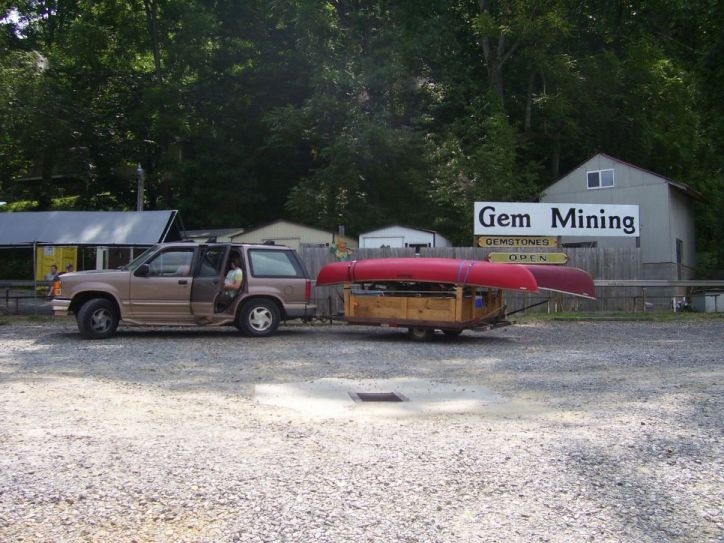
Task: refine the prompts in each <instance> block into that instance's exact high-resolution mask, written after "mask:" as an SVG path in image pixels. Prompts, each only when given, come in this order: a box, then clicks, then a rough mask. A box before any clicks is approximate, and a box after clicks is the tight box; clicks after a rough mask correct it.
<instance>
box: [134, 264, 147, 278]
mask: <svg viewBox="0 0 724 543" xmlns="http://www.w3.org/2000/svg"><path fill="white" fill-rule="evenodd" d="M150 271H151V268H150V267H149V265H148V264H141V265H140V266H138V268H136V271H135V272H133V275H135V276H136V277H148V274H149V272H150Z"/></svg>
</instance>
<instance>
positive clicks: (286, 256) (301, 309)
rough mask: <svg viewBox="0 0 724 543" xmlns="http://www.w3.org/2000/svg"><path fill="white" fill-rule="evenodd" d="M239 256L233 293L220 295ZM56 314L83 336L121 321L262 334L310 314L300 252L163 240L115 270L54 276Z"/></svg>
mask: <svg viewBox="0 0 724 543" xmlns="http://www.w3.org/2000/svg"><path fill="white" fill-rule="evenodd" d="M234 258H238V259H239V262H240V264H241V269H242V271H243V273H244V278H243V281H242V284H241V288H240V289H239V291H238V292H237V293H236V294H234V293H232V294H231V295H228V294H225V293H224V278H225V274H226V272H227V270H228V269H229V265H230V262H231V261H232V259H234ZM59 283H60V284H59V285H56V287H55V298H54V299H53V302H52V307H53V312H54V313H55V315H59V316H60V315H63V316H65V315H71V314H72V315H75V318H76V321H77V322H78V329H79V330H80V333H81V335H82V336H83V337H86V338H88V339H102V338H107V337H110V336H112V335H113V334H114V333H115V332H116V329H117V328H118V323H119V322H120V321H125V322H128V323H132V324H139V325H154V326H155V325H171V326H179V325H215V326H220V325H234V326H236V327H237V328H238V329H239V330H241V332H242V333H243V334H244V335H248V336H268V335H271V334H273V333H274V332H275V331H276V329H277V327H278V326H279V323H280V322H281V321H284V320H287V319H309V318H311V317H313V316H314V312H315V309H316V306H315V305H313V304H312V303H311V295H312V282H311V280H310V278H309V274H308V273H307V270H306V269H305V267H304V264H303V262H302V261H301V259H300V258H299V255H298V254H297V253H296V252H295V251H294V250H293V249H290V248H288V247H284V246H279V245H247V244H223V243H210V244H202V245H197V244H194V243H186V242H179V243H164V244H160V245H155V246H153V247H151V248H150V249H148V250H147V251H145V252H144V253H143V254H141V255H140V256H139V257H137V258H136V259H134V260H133V261H132V262H130V263H129V264H127V265H126V266H123V267H122V268H119V269H117V270H97V271H84V272H75V273H68V274H64V275H61V276H60V278H59Z"/></svg>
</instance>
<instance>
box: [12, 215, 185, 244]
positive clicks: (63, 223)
mask: <svg viewBox="0 0 724 543" xmlns="http://www.w3.org/2000/svg"><path fill="white" fill-rule="evenodd" d="M177 219H178V220H179V221H180V217H178V211H175V210H170V211H23V212H8V213H0V247H16V246H22V245H34V244H37V245H108V246H112V245H117V246H145V245H153V244H155V243H159V242H163V241H177V240H179V239H180V234H179V231H180V228H179V227H178V225H177V224H176V222H177Z"/></svg>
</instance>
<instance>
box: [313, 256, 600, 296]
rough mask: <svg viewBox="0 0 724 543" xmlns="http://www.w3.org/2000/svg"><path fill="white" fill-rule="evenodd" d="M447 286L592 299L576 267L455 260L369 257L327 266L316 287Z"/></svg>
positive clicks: (590, 288) (588, 280)
mask: <svg viewBox="0 0 724 543" xmlns="http://www.w3.org/2000/svg"><path fill="white" fill-rule="evenodd" d="M389 281H393V282H394V281H409V282H415V283H449V284H461V285H472V286H481V287H489V288H500V289H511V290H523V291H527V292H538V290H539V289H544V290H554V291H557V292H565V293H567V294H574V295H576V296H583V297H586V298H594V296H595V287H594V285H593V280H592V279H591V276H590V275H588V274H587V273H586V272H585V271H583V270H580V269H578V268H565V267H557V266H555V267H549V266H544V265H537V266H536V265H524V264H496V263H493V262H486V261H483V260H463V259H457V258H370V259H367V260H353V261H350V262H334V263H332V264H327V265H326V266H324V267H323V268H322V269H321V270H320V271H319V275H318V276H317V285H318V286H326V285H337V284H342V283H375V282H376V283H382V282H389Z"/></svg>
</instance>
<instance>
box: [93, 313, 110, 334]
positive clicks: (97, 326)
mask: <svg viewBox="0 0 724 543" xmlns="http://www.w3.org/2000/svg"><path fill="white" fill-rule="evenodd" d="M112 323H113V318H112V316H111V314H110V312H109V311H108V310H107V309H98V310H97V311H94V312H93V314H92V315H91V319H90V326H91V328H92V329H93V330H94V331H96V332H100V333H102V332H106V331H108V330H109V329H110V328H111V325H112Z"/></svg>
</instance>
